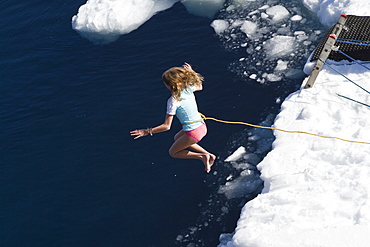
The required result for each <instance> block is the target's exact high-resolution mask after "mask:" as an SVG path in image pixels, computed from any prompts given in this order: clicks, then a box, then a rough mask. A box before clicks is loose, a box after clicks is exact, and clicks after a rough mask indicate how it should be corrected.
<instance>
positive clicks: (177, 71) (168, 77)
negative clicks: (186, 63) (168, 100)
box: [162, 67, 204, 101]
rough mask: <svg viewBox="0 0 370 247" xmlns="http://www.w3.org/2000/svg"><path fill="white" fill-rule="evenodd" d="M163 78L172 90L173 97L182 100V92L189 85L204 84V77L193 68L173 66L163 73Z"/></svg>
mask: <svg viewBox="0 0 370 247" xmlns="http://www.w3.org/2000/svg"><path fill="white" fill-rule="evenodd" d="M162 80H163V82H164V83H165V84H166V85H167V86H168V87H169V89H170V90H171V93H172V97H173V98H174V99H175V100H177V101H181V98H180V96H181V92H182V91H183V90H184V89H186V88H187V87H190V86H200V85H202V82H203V80H204V78H203V76H202V75H201V74H199V73H197V72H195V71H193V70H188V69H185V68H182V67H173V68H170V69H168V70H166V71H165V72H164V73H163V75H162Z"/></svg>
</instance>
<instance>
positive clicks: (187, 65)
mask: <svg viewBox="0 0 370 247" xmlns="http://www.w3.org/2000/svg"><path fill="white" fill-rule="evenodd" d="M182 67H183V68H184V69H188V70H193V68H192V67H191V65H190V64H188V63H186V62H185V63H184V65H183V66H182Z"/></svg>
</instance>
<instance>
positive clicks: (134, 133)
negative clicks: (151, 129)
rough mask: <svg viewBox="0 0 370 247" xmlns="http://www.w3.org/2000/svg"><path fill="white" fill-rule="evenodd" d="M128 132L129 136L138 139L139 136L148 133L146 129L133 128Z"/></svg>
mask: <svg viewBox="0 0 370 247" xmlns="http://www.w3.org/2000/svg"><path fill="white" fill-rule="evenodd" d="M130 134H131V136H135V137H134V139H138V138H140V137H143V136H147V135H149V133H148V130H147V129H140V130H133V131H130Z"/></svg>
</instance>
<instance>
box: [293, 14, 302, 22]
mask: <svg viewBox="0 0 370 247" xmlns="http://www.w3.org/2000/svg"><path fill="white" fill-rule="evenodd" d="M302 19H303V17H302V16H300V15H294V16H292V17H291V18H290V20H291V21H301V20H302Z"/></svg>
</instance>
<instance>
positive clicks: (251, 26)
mask: <svg viewBox="0 0 370 247" xmlns="http://www.w3.org/2000/svg"><path fill="white" fill-rule="evenodd" d="M240 30H242V31H243V32H244V33H245V34H246V35H248V37H251V36H253V34H255V33H256V31H257V24H256V23H254V22H251V21H244V23H243V25H242V26H241V27H240Z"/></svg>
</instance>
